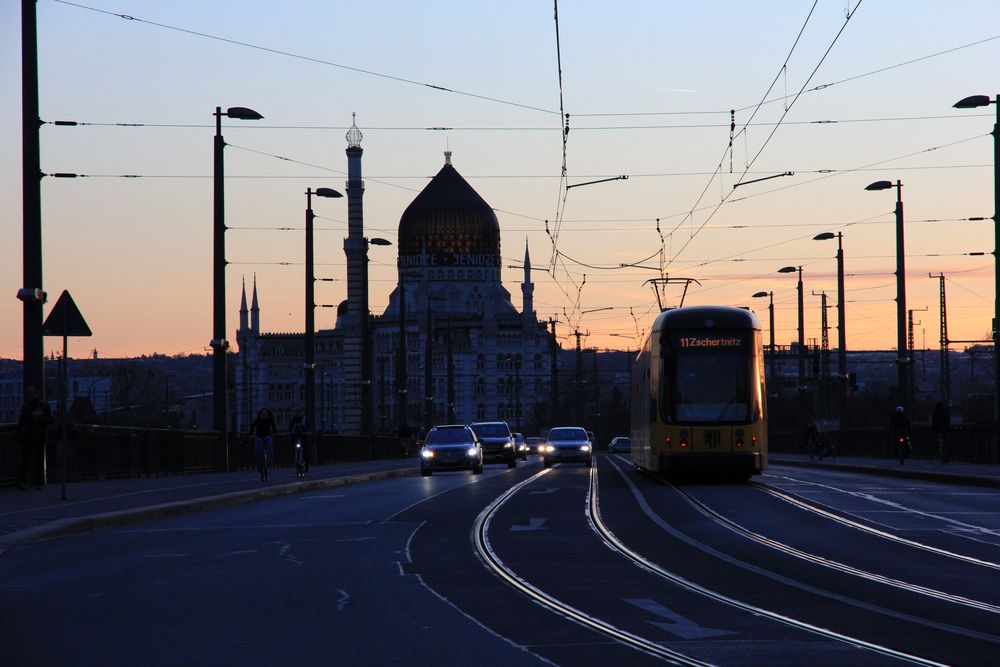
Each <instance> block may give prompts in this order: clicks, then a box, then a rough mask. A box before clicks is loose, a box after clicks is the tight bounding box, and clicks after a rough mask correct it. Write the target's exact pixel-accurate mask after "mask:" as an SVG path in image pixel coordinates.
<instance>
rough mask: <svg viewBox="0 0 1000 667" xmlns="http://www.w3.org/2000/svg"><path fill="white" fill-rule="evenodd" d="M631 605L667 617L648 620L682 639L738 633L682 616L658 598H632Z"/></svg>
mask: <svg viewBox="0 0 1000 667" xmlns="http://www.w3.org/2000/svg"><path fill="white" fill-rule="evenodd" d="M625 602H628V603H629V604H630V605H632V606H634V607H638V608H639V609H642V610H643V611H647V612H649V613H651V614H655V615H657V616H659V617H660V618H664V619H666V622H665V623H664V622H663V621H646V622H647V623H649V624H650V625H655V626H656V627H658V628H660V629H661V630H666V631H667V632H669V633H670V634H672V635H675V636H677V637H680V638H681V639H708V638H709V637H721V636H723V635H732V634H736V633H734V632H730V631H729V630H717V629H715V628H707V627H703V626H701V625H698V624H697V623H695V622H694V621H692V620H691V619H690V618H687V617H686V616H681V615H680V614H678V613H677V612H675V611H673V610H671V609H667V608H666V607H664V606H663V605H662V604H660V603H659V602H657V601H656V600H650V599H648V598H636V599H632V600H625Z"/></svg>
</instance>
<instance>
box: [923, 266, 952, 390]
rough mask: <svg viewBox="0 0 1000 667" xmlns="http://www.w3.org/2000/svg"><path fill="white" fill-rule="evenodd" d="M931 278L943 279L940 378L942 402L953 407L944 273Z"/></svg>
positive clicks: (931, 274)
mask: <svg viewBox="0 0 1000 667" xmlns="http://www.w3.org/2000/svg"><path fill="white" fill-rule="evenodd" d="M927 275H928V276H929V277H931V278H937V279H939V280H940V281H941V288H940V291H941V378H940V385H939V386H940V389H939V393H940V394H941V402H942V403H944V404H945V406H946V407H951V364H950V363H949V361H950V360H949V359H948V310H947V307H946V303H945V294H944V274H943V273H939V274H937V275H934V274H933V273H929V274H927Z"/></svg>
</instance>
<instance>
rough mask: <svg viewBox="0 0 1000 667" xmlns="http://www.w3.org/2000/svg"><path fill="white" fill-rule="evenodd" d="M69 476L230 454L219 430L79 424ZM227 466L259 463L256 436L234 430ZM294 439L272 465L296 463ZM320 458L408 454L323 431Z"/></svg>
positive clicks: (5, 477) (203, 461)
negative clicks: (252, 436)
mask: <svg viewBox="0 0 1000 667" xmlns="http://www.w3.org/2000/svg"><path fill="white" fill-rule="evenodd" d="M16 430H17V429H16V425H15V424H0V485H9V484H12V483H14V482H15V481H16V480H17V477H18V473H19V470H20V465H21V443H20V442H19V441H18V439H17V433H16ZM68 440H69V460H68V464H67V468H68V473H69V475H68V478H69V481H75V480H83V479H101V478H111V477H141V476H154V475H175V474H189V473H198V472H220V471H224V470H226V467H227V456H226V450H224V449H223V446H222V442H221V439H220V438H219V434H218V433H217V432H216V431H200V430H181V429H165V428H134V427H122V426H95V425H89V424H77V425H75V426H73V428H71V429H70V431H69V438H68ZM58 442H59V437H58V433H57V432H56V431H53V432H52V434H51V435H50V437H49V441H48V445H47V447H46V467H47V470H48V474H47V477H48V479H49V481H50V482H51V481H55V480H58V479H59V468H58V465H59V459H58ZM227 446H228V469H229V470H249V469H253V468H255V467H256V461H255V457H254V446H253V440H252V439H251V438H249V437H247V436H246V435H241V434H230V437H229V439H228V443H227ZM293 447H294V443H293V441H292V439H291V437H290V436H289V435H288V434H278V435H277V436H275V438H274V458H275V461H274V465H275V466H277V467H284V466H292V465H294V463H293V462H294V453H293ZM316 450H317V459H318V460H317V461H316V463H319V464H324V463H341V462H348V461H367V460H373V459H393V458H403V457H405V456H407V455H408V452H405V451H404V450H403V448H402V447H401V446H400V441H399V439H398V438H396V437H384V436H373V437H365V436H346V435H331V434H322V435H320V436H318V439H317V442H316Z"/></svg>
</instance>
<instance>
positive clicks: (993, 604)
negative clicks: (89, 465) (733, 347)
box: [0, 456, 1000, 666]
mask: <svg viewBox="0 0 1000 667" xmlns="http://www.w3.org/2000/svg"><path fill="white" fill-rule="evenodd" d="M596 462H597V463H596V466H595V468H594V469H593V470H591V469H588V468H586V467H584V466H578V465H558V466H556V467H554V468H551V469H548V470H543V469H542V468H541V466H540V465H539V464H538V463H537V461H536V460H535V459H534V457H533V458H532V461H530V462H529V463H528V464H523V463H521V464H519V465H518V467H517V469H515V470H508V469H506V468H505V467H501V466H487V469H486V473H485V474H484V475H482V476H475V477H474V476H472V475H470V474H469V473H446V474H435V475H434V476H433V477H429V478H420V477H415V476H414V477H402V478H395V479H387V480H383V481H377V482H371V483H367V484H358V485H353V486H344V487H338V488H336V489H327V490H322V491H313V492H305V493H301V494H298V495H293V496H282V497H278V498H273V499H269V500H266V501H261V502H255V503H251V504H247V505H241V506H238V507H231V508H226V509H219V510H214V511H209V512H202V513H197V514H189V515H184V516H178V517H173V518H169V519H162V520H157V521H151V522H148V523H143V524H138V525H135V526H130V527H123V528H116V529H112V530H105V531H99V532H92V533H87V534H82V535H72V536H67V537H61V538H58V539H52V540H47V541H42V542H36V543H32V544H23V545H19V546H16V547H14V548H11V549H10V550H8V551H6V552H4V553H3V554H0V597H2V605H0V635H2V637H0V647H3V649H2V650H3V652H4V653H5V654H6V655H5V656H4V659H3V660H2V662H3V664H5V665H55V664H60V665H61V664H102V665H124V664H137V663H142V664H151V665H160V664H162V665H169V664H186V665H190V664H215V665H217V664H239V665H247V664H271V665H274V664H278V665H282V664H338V665H372V664H404V663H405V664H408V665H499V664H503V665H513V664H517V665H522V664H523V665H533V664H538V665H543V664H558V665H594V664H615V663H618V664H627V665H643V664H663V663H664V662H666V663H667V664H695V665H698V664H739V665H802V664H811V665H843V664H845V663H851V664H852V665H859V666H860V665H882V664H963V665H980V664H981V665H996V664H997V658H996V656H997V655H998V654H1000V623H998V619H1000V587H998V586H997V585H996V582H997V580H998V570H1000V494H998V493H997V492H996V491H995V490H992V489H980V488H975V487H964V486H953V485H947V484H940V483H931V482H919V481H913V480H903V479H893V478H883V477H874V476H869V475H857V474H850V473H843V472H834V471H829V470H813V469H802V468H792V467H782V466H772V468H770V469H769V471H768V474H766V475H763V476H761V477H758V478H755V481H754V482H753V483H751V484H749V485H727V484H712V483H689V484H680V485H675V484H669V483H664V482H659V481H656V480H652V479H650V478H648V477H646V476H644V475H642V474H641V473H639V472H638V471H636V470H634V469H632V468H631V466H630V465H629V463H628V460H627V457H623V456H599V457H597V459H596Z"/></svg>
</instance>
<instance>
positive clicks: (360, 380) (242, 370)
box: [235, 127, 557, 434]
mask: <svg viewBox="0 0 1000 667" xmlns="http://www.w3.org/2000/svg"><path fill="white" fill-rule="evenodd" d="M360 140H361V133H360V132H359V131H357V127H352V128H351V131H350V132H349V133H348V149H347V154H348V162H349V165H348V166H349V171H348V173H349V176H350V177H349V180H348V189H347V195H348V218H349V220H348V238H347V239H346V240H345V243H344V247H345V254H347V258H348V268H347V272H348V290H347V291H348V298H347V300H345V301H344V302H343V303H341V304H340V306H339V307H338V309H337V318H336V323H335V326H334V328H333V329H327V330H320V331H318V332H317V333H316V338H315V341H316V345H315V348H316V356H315V358H316V362H317V370H316V421H317V424H315V426H316V427H317V428H319V429H321V430H324V431H329V432H338V433H348V434H356V433H365V432H379V433H395V432H396V431H397V429H398V428H399V427H400V426H402V425H405V426H407V427H409V428H411V429H413V431H414V432H415V433H419V432H420V431H421V430H422V429H423V428H424V427H425V426H426V425H427V424H437V423H443V422H448V421H457V422H462V423H469V422H472V421H476V420H479V419H504V420H506V421H508V422H509V423H510V425H511V428H512V429H514V430H524V429H526V428H528V427H529V426H531V427H537V426H538V423H539V421H540V420H542V419H543V416H542V411H543V407H544V406H545V405H546V404H547V400H548V397H549V392H550V378H551V368H552V363H553V362H554V352H555V350H556V349H557V348H556V347H555V346H554V345H553V337H552V334H551V333H550V332H549V331H548V330H547V328H546V325H545V323H544V322H539V321H538V319H537V317H536V315H535V312H534V308H533V292H534V284H533V283H532V281H531V261H530V256H529V253H528V248H527V243H526V244H525V249H524V279H523V282H522V283H521V305H522V308H521V310H520V311H518V309H517V308H516V307H515V306H514V305H513V304H512V303H511V296H510V293H509V292H508V291H507V290H506V289H505V288H504V287H503V285H502V283H501V278H500V275H501V267H502V262H501V254H500V226H499V223H498V221H497V217H496V214H495V213H494V212H493V209H492V208H491V207H490V205H489V204H488V203H486V201H484V200H483V198H482V197H481V196H480V195H479V194H478V193H477V192H476V191H475V190H474V189H473V188H472V186H471V185H469V183H468V182H467V181H466V180H465V179H464V178H462V176H461V175H460V174H459V173H458V171H457V170H456V169H455V167H454V166H453V165H452V164H451V153H450V152H447V153H445V164H444V166H443V167H442V168H441V170H440V171H439V172H438V173H437V175H436V176H434V178H432V179H431V181H430V182H429V183H428V184H427V186H426V187H425V188H424V189H423V190H422V191H421V192H420V194H418V195H417V197H416V198H415V199H414V200H413V201H412V202H411V203H410V205H409V206H408V207H407V208H406V210H405V211H404V212H403V214H402V216H401V218H400V221H399V236H398V246H397V250H398V267H399V277H400V282H399V283H398V284H397V286H396V288H395V289H394V290H393V292H392V294H391V295H390V297H389V304H388V306H387V307H386V309H385V311H384V312H383V313H382V314H381V315H375V316H373V317H371V318H370V320H369V324H368V335H367V339H368V341H369V344H368V345H365V344H364V341H363V340H362V338H363V337H364V336H365V334H364V329H365V327H363V326H360V324H361V318H360V317H359V316H358V313H360V312H364V311H366V310H367V287H366V285H364V284H363V282H364V281H367V244H368V240H367V239H366V238H363V236H362V234H363V224H362V222H363V221H362V220H361V205H360V198H361V195H362V193H363V190H364V189H363V184H362V183H361V181H360V169H361V168H360V160H361V153H362V151H361V148H360ZM359 247H362V248H363V250H364V253H363V254H361V255H359V254H358V253H357V252H356V250H357V248H359ZM359 258H360V259H359ZM359 262H360V265H359ZM359 282H361V283H362V284H360V285H359V284H358V283H359ZM401 314H402V322H401V317H400V316H401ZM401 324H402V329H403V331H404V335H403V338H402V340H403V341H404V351H405V355H404V357H405V358H404V366H402V367H399V361H400V359H399V356H398V355H399V347H400V329H401ZM236 338H237V343H238V346H239V355H238V360H237V362H236V364H235V366H236V391H237V398H236V403H237V408H236V409H237V415H238V417H237V421H238V424H237V427H238V428H239V429H241V430H245V429H246V428H247V426H248V424H249V423H250V421H252V419H253V415H254V414H255V413H256V412H257V411H258V410H259V409H260V408H261V407H263V406H268V407H270V408H271V409H272V410H273V411H274V412H275V416H276V419H277V422H278V428H279V429H282V430H283V429H287V427H288V420H289V419H290V417H291V415H292V413H293V412H294V410H295V408H297V407H302V406H303V405H304V402H305V381H304V373H303V360H304V358H305V348H304V346H305V333H304V332H303V333H298V332H296V333H271V332H266V331H265V330H264V329H262V327H261V307H260V301H259V299H258V285H257V281H256V278H255V279H254V283H253V292H252V302H251V305H250V307H249V308H248V307H247V294H246V285H245V284H244V288H243V297H242V302H241V306H240V327H239V330H238V331H237V336H236ZM359 355H364V356H366V357H367V358H363V357H359ZM449 369H450V370H449ZM402 373H405V382H404V381H403V378H402V377H401V374H402ZM366 388H367V389H368V391H366ZM366 401H367V410H366ZM366 413H367V415H366ZM366 421H367V424H366V423H365V422H366ZM519 427H520V428H519Z"/></svg>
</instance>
